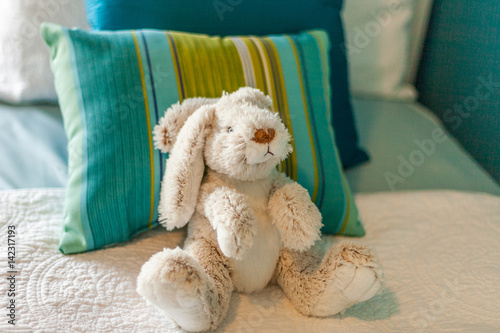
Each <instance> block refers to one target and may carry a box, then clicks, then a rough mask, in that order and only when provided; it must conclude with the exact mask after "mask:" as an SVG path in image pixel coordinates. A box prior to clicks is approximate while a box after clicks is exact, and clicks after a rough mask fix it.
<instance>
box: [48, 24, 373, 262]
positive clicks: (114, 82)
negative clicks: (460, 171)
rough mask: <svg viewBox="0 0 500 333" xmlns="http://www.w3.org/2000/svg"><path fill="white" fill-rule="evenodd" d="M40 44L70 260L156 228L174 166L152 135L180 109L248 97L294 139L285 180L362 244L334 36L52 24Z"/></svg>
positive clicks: (334, 229) (335, 230) (328, 227)
mask: <svg viewBox="0 0 500 333" xmlns="http://www.w3.org/2000/svg"><path fill="white" fill-rule="evenodd" d="M42 35H43V37H44V39H45V41H46V43H47V44H48V45H49V48H50V51H51V55H52V69H53V71H54V74H55V78H56V90H57V93H58V96H59V103H60V106H61V110H62V113H63V117H64V123H65V128H66V131H67V135H68V138H69V182H68V188H67V194H66V213H65V217H64V230H63V232H62V234H61V243H60V250H61V251H62V252H63V253H76V252H83V251H88V250H93V249H98V248H101V247H103V246H106V245H110V244H114V243H118V242H122V241H125V240H128V239H130V238H131V237H133V236H134V235H136V234H137V233H140V232H142V231H145V230H148V229H151V228H152V227H154V226H156V225H157V224H158V211H157V206H158V200H159V190H160V181H161V179H162V176H163V172H164V169H163V165H164V163H165V159H166V156H165V155H162V154H161V153H160V151H158V150H154V147H153V141H152V128H153V126H154V125H155V124H156V123H157V121H158V120H159V118H161V117H162V115H163V113H164V111H165V110H166V109H167V108H168V107H169V106H170V105H171V104H174V103H176V102H177V101H179V100H180V101H182V100H184V99H186V98H189V97H195V96H205V97H219V96H220V95H221V94H222V92H223V91H227V92H232V91H235V90H237V89H238V88H239V87H241V86H253V87H256V88H259V89H261V90H262V91H263V92H264V93H266V94H268V95H270V96H271V98H272V99H273V101H274V110H275V111H277V112H279V113H280V115H281V116H282V119H283V120H284V123H285V125H286V126H287V127H288V129H289V130H290V132H291V134H292V135H293V137H294V140H293V145H294V152H293V154H292V155H291V156H290V157H289V158H288V160H287V162H286V163H284V164H283V165H282V169H283V171H285V172H286V173H287V174H288V175H289V176H290V177H292V178H293V179H295V180H297V181H298V182H299V183H301V184H302V185H303V186H304V187H306V188H307V189H308V190H309V192H310V194H311V197H312V198H313V200H314V202H315V203H316V204H317V206H318V207H319V208H320V210H321V212H322V214H323V218H324V224H325V226H324V228H323V232H325V233H332V234H344V235H353V236H361V235H363V234H364V229H363V226H362V225H361V223H360V222H359V221H358V214H357V210H356V207H355V205H354V201H353V199H352V197H351V194H350V190H349V188H348V186H347V184H346V182H345V180H344V176H343V173H342V169H341V163H340V160H339V157H338V153H337V149H336V147H335V143H334V140H333V130H332V128H331V126H330V125H329V124H330V122H329V119H328V115H329V114H330V112H329V107H330V106H329V103H328V101H329V94H330V87H329V83H328V82H329V81H328V75H329V68H328V67H329V66H328V61H327V54H328V49H329V42H328V37H327V35H326V33H324V32H322V31H312V32H306V33H301V34H297V35H281V36H269V37H227V38H222V39H221V38H218V37H209V36H205V35H195V34H186V33H178V32H170V31H159V30H138V31H119V32H88V31H81V30H69V29H66V28H63V27H60V26H57V25H53V24H44V25H43V27H42Z"/></svg>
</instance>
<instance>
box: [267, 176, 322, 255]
mask: <svg viewBox="0 0 500 333" xmlns="http://www.w3.org/2000/svg"><path fill="white" fill-rule="evenodd" d="M268 209H269V213H270V215H271V216H272V218H273V223H274V224H275V225H276V227H277V228H278V230H279V231H280V234H281V239H282V240H283V245H284V246H285V247H286V248H289V249H292V250H296V251H303V250H307V249H308V248H310V247H311V246H312V245H313V244H314V242H316V241H317V240H318V239H319V237H320V229H321V227H322V226H323V225H322V223H321V213H320V212H319V210H318V208H317V207H316V205H315V204H314V203H313V202H312V201H311V198H310V196H309V193H308V192H307V190H306V189H305V188H303V187H302V186H300V185H299V184H297V183H289V184H286V185H285V186H283V187H282V188H280V189H279V190H277V191H276V192H275V193H274V195H273V196H272V197H271V199H270V200H269V205H268Z"/></svg>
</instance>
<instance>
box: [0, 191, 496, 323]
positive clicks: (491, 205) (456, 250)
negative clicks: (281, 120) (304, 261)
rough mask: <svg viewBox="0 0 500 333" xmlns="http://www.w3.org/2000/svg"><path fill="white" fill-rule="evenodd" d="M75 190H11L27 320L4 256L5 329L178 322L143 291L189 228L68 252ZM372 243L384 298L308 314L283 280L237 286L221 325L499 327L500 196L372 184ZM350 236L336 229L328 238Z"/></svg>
mask: <svg viewBox="0 0 500 333" xmlns="http://www.w3.org/2000/svg"><path fill="white" fill-rule="evenodd" d="M63 200H64V191H63V190H59V189H39V190H11V191H0V233H1V235H3V236H2V239H3V242H2V253H6V238H7V237H6V235H7V228H8V226H9V225H14V226H15V228H16V259H15V261H16V270H17V271H18V273H17V274H16V287H15V288H16V296H15V299H16V320H17V321H16V327H15V330H14V329H13V327H12V326H10V325H9V324H7V319H8V318H7V317H6V316H5V312H6V311H7V310H6V308H5V307H4V305H5V304H7V301H8V298H7V288H8V284H7V283H6V281H7V280H6V274H7V273H6V272H7V270H8V268H7V267H6V264H7V263H6V260H5V259H3V260H2V264H1V265H0V267H1V271H2V278H1V281H3V282H0V294H1V295H2V296H1V297H0V299H1V304H4V305H2V309H3V310H1V311H2V312H4V313H2V314H1V317H2V318H3V319H2V320H1V321H0V331H1V332H11V331H14V332H65V333H70V332H178V330H177V328H176V327H175V325H174V324H173V323H172V322H170V321H169V320H168V319H167V318H165V317H164V316H162V315H161V313H160V312H159V311H158V310H157V309H156V308H154V307H153V306H151V305H149V304H147V303H146V302H145V301H144V300H143V299H141V298H140V296H139V295H138V294H137V293H136V291H135V286H136V277H137V275H138V273H139V270H140V267H141V266H142V264H143V263H144V262H145V261H146V260H147V259H148V258H149V257H150V256H151V255H152V254H154V253H156V252H157V251H160V250H161V249H162V248H164V247H170V248H173V247H175V246H177V245H179V244H181V242H182V239H183V236H184V234H183V231H182V230H181V231H175V232H166V231H165V230H163V229H161V228H157V229H154V230H151V231H149V232H146V233H144V234H142V235H140V236H138V237H137V238H135V239H133V240H132V241H130V242H127V243H123V244H120V245H116V246H114V247H110V248H106V249H102V250H99V251H94V252H89V253H84V254H78V255H66V256H65V255H62V254H60V253H59V252H58V250H57V246H58V239H57V235H58V233H59V230H60V227H61V221H62V215H63ZM356 200H357V204H358V207H359V210H360V213H361V215H362V218H363V221H364V224H365V227H366V229H367V236H366V237H365V238H364V239H362V240H359V241H363V242H366V243H367V244H369V245H370V246H371V247H372V248H373V249H374V251H375V252H376V253H377V256H378V258H379V261H380V263H381V265H382V266H383V267H384V270H385V277H384V287H383V289H382V291H381V292H380V293H379V294H378V295H376V296H375V297H374V298H373V299H371V300H369V301H367V302H364V303H361V304H358V305H355V306H353V307H351V308H350V309H347V310H346V311H345V312H344V313H342V314H340V315H336V316H332V317H328V318H307V317H304V316H302V315H300V314H299V313H298V312H297V311H296V310H295V309H294V308H293V306H292V304H291V303H290V302H289V301H288V300H287V299H286V298H285V297H284V296H283V293H282V292H281V291H280V289H279V288H278V287H276V286H269V287H268V288H266V289H265V290H264V291H262V292H259V293H255V294H251V295H238V294H236V293H234V294H233V297H232V300H231V305H230V311H229V314H228V316H227V318H226V320H225V321H224V323H223V324H222V326H221V328H220V329H219V330H218V332H290V333H293V332H301V333H302V332H357V333H363V332H483V333H484V332H498V331H499V330H500V317H499V316H498V309H499V308H500V298H499V297H498V295H499V294H500V270H499V266H498V263H499V262H500V242H498V239H499V237H500V197H496V196H491V195H487V194H474V193H465V192H454V191H422V192H399V193H378V194H360V195H358V196H357V197H356ZM339 239H341V238H340V237H331V236H328V237H325V238H323V239H322V241H321V244H320V246H321V247H323V248H326V247H327V246H328V245H329V244H331V243H332V242H336V241H338V240H339Z"/></svg>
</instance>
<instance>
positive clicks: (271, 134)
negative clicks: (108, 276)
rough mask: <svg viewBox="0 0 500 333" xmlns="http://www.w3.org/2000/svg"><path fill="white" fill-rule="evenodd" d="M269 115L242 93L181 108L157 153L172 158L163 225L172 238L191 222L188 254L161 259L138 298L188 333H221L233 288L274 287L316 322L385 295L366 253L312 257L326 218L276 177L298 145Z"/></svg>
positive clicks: (337, 251) (342, 250)
mask: <svg viewBox="0 0 500 333" xmlns="http://www.w3.org/2000/svg"><path fill="white" fill-rule="evenodd" d="M183 106H184V107H185V108H186V110H185V112H183ZM195 106H196V107H198V109H196V110H193V108H194V107H195ZM270 106H271V100H270V98H269V97H267V96H264V94H262V93H261V92H260V91H258V90H257V89H253V88H241V89H240V90H238V91H237V92H235V93H233V94H223V96H222V97H221V98H220V99H219V100H218V101H217V102H214V101H213V100H203V99H198V100H194V101H185V102H184V103H183V104H181V105H175V106H173V107H172V109H171V112H172V114H171V115H168V113H167V115H166V116H165V118H164V119H162V120H160V123H159V125H158V126H157V127H156V128H155V134H156V135H155V140H160V141H161V142H157V147H159V148H161V149H163V150H164V151H168V150H170V149H171V155H170V158H169V159H168V161H167V165H166V172H165V176H164V179H163V182H162V189H161V196H160V204H159V207H158V211H159V216H160V221H161V222H162V223H163V225H164V226H165V227H166V228H167V229H173V228H176V227H182V226H184V225H185V224H186V223H187V222H188V221H190V223H189V227H188V235H187V239H186V242H185V245H184V249H183V250H181V249H175V250H169V249H167V250H164V251H163V252H161V253H158V254H156V255H154V256H153V257H152V259H151V260H150V261H148V262H147V263H146V264H145V265H144V266H143V268H142V270H141V273H140V275H139V277H138V288H137V290H138V292H139V293H140V294H141V295H143V296H144V297H145V298H146V299H148V300H149V301H150V302H151V303H153V304H155V305H156V306H158V307H159V308H160V309H161V310H162V311H163V312H164V313H165V314H166V315H167V316H169V317H170V318H172V319H173V320H174V321H175V322H177V324H179V325H180V326H181V327H182V328H184V329H187V330H192V331H203V330H207V329H214V328H216V327H217V326H218V325H219V323H220V322H221V321H222V320H223V318H224V317H225V315H226V313H227V309H228V307H229V301H230V298H231V293H232V291H233V289H237V290H238V291H241V292H253V291H257V290H261V289H262V288H264V287H265V286H266V285H267V284H268V283H269V282H270V281H271V280H274V281H276V282H277V283H278V284H279V285H280V286H281V288H282V289H283V291H284V293H285V294H286V295H287V296H288V297H289V298H290V300H291V301H292V303H293V304H294V305H295V306H296V308H297V309H298V310H299V311H300V312H301V313H303V314H305V315H313V316H329V315H332V314H335V313H337V312H339V311H341V310H343V309H345V308H346V307H348V306H350V305H352V304H354V303H356V302H359V301H363V300H366V299H368V298H370V297H372V296H373V295H374V294H375V293H376V292H377V291H378V289H379V287H380V283H379V276H380V274H379V272H378V271H377V269H376V265H375V264H374V259H373V256H372V255H371V253H370V251H368V250H367V249H366V248H365V247H363V246H360V245H355V244H350V243H342V244H340V245H338V246H337V247H335V248H332V249H330V250H328V251H327V253H326V255H325V256H324V257H323V258H321V257H320V256H318V255H317V254H315V252H314V251H313V249H312V248H311V247H312V245H313V244H314V243H315V242H316V241H317V240H318V239H319V236H320V228H321V226H322V224H321V214H320V212H319V210H318V208H317V207H316V206H315V205H314V203H312V202H311V198H310V196H309V193H308V191H307V190H306V189H304V188H303V187H302V186H300V185H299V184H297V183H295V182H294V181H292V180H291V179H290V178H288V177H286V176H285V175H283V174H281V173H279V172H277V171H276V165H277V164H278V163H279V162H280V161H282V160H283V159H284V158H286V156H287V155H288V154H289V153H290V152H291V145H290V140H291V137H290V134H289V133H288V131H287V129H286V128H285V126H284V125H283V123H282V122H281V120H280V118H279V116H278V115H277V114H276V113H274V112H272V111H270V110H269V108H270ZM179 124H182V126H179ZM172 133H173V134H175V133H178V135H177V138H174V137H172V136H171V135H172ZM205 167H206V169H205ZM205 171H206V174H205V175H204V172H205Z"/></svg>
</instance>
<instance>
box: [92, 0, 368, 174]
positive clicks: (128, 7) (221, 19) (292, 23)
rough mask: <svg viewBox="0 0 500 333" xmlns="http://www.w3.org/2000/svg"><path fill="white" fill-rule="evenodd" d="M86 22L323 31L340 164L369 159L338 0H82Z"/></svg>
mask: <svg viewBox="0 0 500 333" xmlns="http://www.w3.org/2000/svg"><path fill="white" fill-rule="evenodd" d="M86 4H87V12H88V17H89V21H90V23H91V25H92V27H93V28H95V29H98V30H118V29H145V28H152V29H162V30H163V29H167V30H175V31H185V32H192V33H201V34H209V35H220V36H227V35H268V34H294V33H298V32H300V31H306V30H312V29H314V30H316V29H321V30H325V31H326V32H327V33H328V35H329V37H330V40H331V41H332V45H333V47H332V48H331V49H330V53H329V61H330V64H331V68H332V75H331V76H330V85H331V86H332V87H334V88H335V89H334V90H333V91H332V94H331V96H330V98H331V106H332V120H331V121H332V125H333V128H334V130H335V136H336V140H337V146H338V148H339V153H340V156H341V158H342V163H343V165H344V167H346V168H348V167H352V166H355V165H358V164H360V163H362V162H364V161H366V160H367V159H368V156H367V155H366V153H365V152H364V151H363V150H362V149H360V148H359V147H358V144H357V134H356V129H355V123H354V119H353V114H352V109H351V105H350V101H349V90H348V84H347V65H346V57H345V54H344V53H343V51H342V49H341V48H340V47H338V45H341V44H342V45H343V43H344V34H343V28H342V22H341V19H340V10H341V8H342V0H326V1H325V0H308V1H303V0H273V1H268V0H253V1H243V0H231V1H227V0H216V1H206V0H169V1H158V0H142V1H136V0H86Z"/></svg>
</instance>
